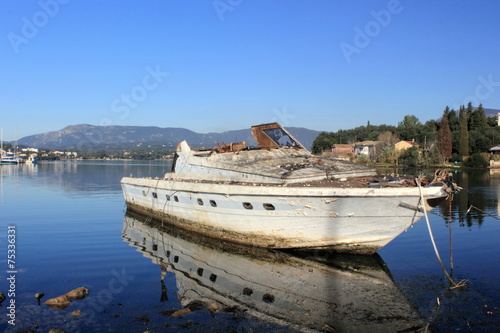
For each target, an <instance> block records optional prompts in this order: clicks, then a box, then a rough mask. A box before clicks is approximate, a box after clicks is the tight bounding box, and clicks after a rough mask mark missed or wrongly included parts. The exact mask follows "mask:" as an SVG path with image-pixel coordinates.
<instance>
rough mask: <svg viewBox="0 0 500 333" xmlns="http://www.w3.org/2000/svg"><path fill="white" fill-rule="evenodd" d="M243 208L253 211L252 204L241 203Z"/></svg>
mask: <svg viewBox="0 0 500 333" xmlns="http://www.w3.org/2000/svg"><path fill="white" fill-rule="evenodd" d="M243 207H244V208H245V209H253V206H252V204H251V203H250V202H244V203H243Z"/></svg>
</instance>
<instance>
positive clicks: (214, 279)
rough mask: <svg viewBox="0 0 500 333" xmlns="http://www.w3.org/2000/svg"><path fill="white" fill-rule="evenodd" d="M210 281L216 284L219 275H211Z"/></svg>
mask: <svg viewBox="0 0 500 333" xmlns="http://www.w3.org/2000/svg"><path fill="white" fill-rule="evenodd" d="M209 279H210V281H212V282H215V281H216V280H217V275H215V274H210V277H209Z"/></svg>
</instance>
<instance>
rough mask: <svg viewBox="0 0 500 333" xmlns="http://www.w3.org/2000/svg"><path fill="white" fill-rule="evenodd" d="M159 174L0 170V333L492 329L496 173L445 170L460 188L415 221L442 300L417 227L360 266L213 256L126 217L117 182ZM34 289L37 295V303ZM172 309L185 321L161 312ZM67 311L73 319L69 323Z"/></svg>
mask: <svg viewBox="0 0 500 333" xmlns="http://www.w3.org/2000/svg"><path fill="white" fill-rule="evenodd" d="M169 167H170V166H169V165H168V163H161V162H122V161H119V162H117V161H113V162H111V161H110V162H68V163H61V162H57V163H41V164H39V165H37V166H31V165H21V166H8V165H2V166H0V208H1V210H0V235H1V236H0V292H3V293H4V294H5V295H6V296H8V293H9V288H10V287H12V285H11V284H10V281H8V280H7V278H8V277H11V276H12V275H13V276H14V277H15V282H14V289H15V297H9V296H8V297H7V299H6V300H5V301H4V302H3V304H2V305H3V307H1V308H0V331H6V332H15V331H20V330H23V329H34V330H35V331H36V332H47V331H48V330H49V329H51V328H59V329H63V330H65V331H66V332H103V331H108V332H143V331H146V330H150V331H152V332H163V331H172V332H175V331H213V332H217V331H228V330H229V331H242V330H250V329H253V330H254V331H263V330H266V331H275V332H280V331H294V330H298V331H303V330H307V329H319V330H326V331H328V330H329V329H337V331H352V330H354V329H355V328H358V329H359V330H360V331H363V330H368V329H370V330H371V331H374V330H377V329H378V328H377V327H397V328H398V329H399V328H401V327H406V328H408V327H423V326H425V325H427V324H428V323H430V325H431V326H432V327H433V328H434V329H435V330H437V331H451V330H453V331H454V330H467V331H473V332H482V331H483V332H491V331H495V330H500V327H499V324H498V323H499V320H498V318H499V315H500V310H499V308H500V288H499V286H498V283H497V279H498V276H499V273H500V246H499V241H498V240H499V236H500V221H498V219H496V218H495V217H497V216H498V215H499V200H498V198H499V194H500V193H499V192H500V175H496V174H492V173H490V171H489V170H475V171H456V172H455V176H454V177H455V179H456V181H457V183H458V184H459V185H460V186H461V187H463V188H464V189H465V190H464V191H462V192H460V193H459V194H458V195H456V196H455V198H454V200H453V203H452V205H451V207H450V205H449V204H448V203H444V204H443V205H442V206H440V207H438V208H436V209H435V210H433V214H431V215H430V216H429V220H430V223H431V226H432V230H433V233H434V237H435V240H436V244H437V247H438V249H439V252H440V254H441V258H442V260H443V263H444V265H445V267H446V269H447V270H448V271H450V264H451V263H450V244H451V247H452V249H453V251H452V254H453V270H452V274H451V276H452V278H453V280H455V281H456V282H458V281H460V280H466V281H467V282H466V283H467V285H468V288H467V289H465V290H452V291H450V290H448V287H449V282H448V280H447V279H446V278H445V276H444V273H443V272H442V270H441V267H440V266H439V263H438V260H437V259H436V255H435V253H434V250H433V247H432V244H431V241H430V237H429V233H428V230H427V225H426V222H425V219H422V220H421V221H419V222H418V223H417V224H415V225H414V226H413V227H412V228H411V229H409V230H408V231H407V232H405V233H403V234H402V235H400V236H399V237H398V238H396V239H395V240H394V241H392V242H391V243H390V244H389V245H387V246H386V247H385V248H383V249H382V250H380V251H379V253H378V256H375V257H370V258H369V259H366V258H364V259H363V258H361V259H360V258H359V257H345V256H342V257H340V256H335V255H331V254H325V253H315V254H314V255H313V254H310V253H309V254H306V255H305V256H304V255H299V254H296V253H295V254H290V253H281V252H270V251H264V252H262V251H260V250H259V251H257V250H256V251H253V250H252V249H248V248H243V249H242V248H240V247H231V246H230V247H227V248H226V247H221V244H220V242H215V243H213V242H209V241H206V239H203V238H201V239H200V238H194V239H192V238H190V237H189V235H188V236H187V237H186V235H179V234H178V233H176V232H175V230H174V232H173V233H172V231H171V230H165V229H163V228H161V226H158V225H156V226H155V225H150V224H148V221H147V219H144V218H142V217H134V216H128V215H126V214H125V204H124V200H123V197H122V193H121V188H120V184H119V181H120V179H121V177H123V176H128V175H130V174H132V175H134V176H143V177H145V176H151V177H157V176H162V175H163V174H164V172H165V171H167V170H168V169H169ZM471 198H472V199H473V200H472V201H471ZM471 205H473V207H474V208H472V209H471V210H470V212H469V213H468V214H466V211H467V210H468V209H469V207H470V206H471ZM450 216H451V218H450ZM9 227H10V229H11V230H14V231H15V238H14V240H15V244H14V245H15V256H16V258H15V263H14V265H15V266H14V267H13V268H9V267H8V265H9V264H10V263H11V262H10V263H9V262H8V248H7V246H8V243H7V242H8V238H7V234H8V232H9ZM10 239H11V240H12V239H13V238H12V237H11V238H10ZM450 239H451V243H450ZM168 251H169V252H168ZM168 253H170V255H168V256H167V254H168ZM11 254H12V253H11ZM175 257H177V262H176V261H175V260H176V259H175ZM366 261H369V262H368V263H367V262H366ZM228 262H229V263H231V264H228ZM250 268H252V269H250ZM200 269H201V271H200ZM245 270H247V271H245ZM10 272H15V273H10ZM200 272H201V273H200ZM255 272H259V274H255ZM214 276H215V278H214ZM264 277H265V278H264ZM213 279H215V281H212V280H213ZM259 279H260V280H259ZM11 281H13V280H11ZM80 286H82V287H85V288H88V289H89V295H88V296H87V297H85V298H84V299H82V300H75V301H73V302H72V303H71V304H70V305H69V306H68V307H67V308H66V309H64V310H56V309H52V308H50V307H48V306H46V305H45V304H43V302H44V301H46V300H47V299H49V298H52V297H56V296H60V295H63V294H65V293H67V292H68V291H70V290H72V289H74V288H76V287H80ZM380 286H384V288H385V289H380ZM245 288H247V289H245ZM249 290H251V291H252V293H251V294H250V295H249V293H250V291H249ZM346 290H349V293H345V294H342V293H341V291H344V292H345V291H346ZM38 291H42V292H43V293H44V294H45V296H44V297H43V298H42V305H40V306H38V304H37V301H36V299H35V297H34V295H35V293H37V292H38ZM252 297H253V298H255V297H257V298H255V299H253V298H252ZM384 297H385V298H384ZM438 298H439V306H438V305H437V303H438V301H437V299H438ZM11 300H14V301H15V303H14V304H15V309H14V310H13V311H12V307H11V309H9V308H8V306H9V304H10V302H11ZM396 305H397V306H396ZM186 306H189V308H190V310H189V312H188V310H185V309H186ZM181 309H184V310H183V311H184V312H186V313H184V314H182V315H179V314H180V312H177V313H176V312H175V311H177V310H181ZM75 310H81V311H82V315H81V316H79V317H73V316H72V315H71V313H72V312H73V311H75ZM402 310H404V311H402ZM415 310H416V311H415ZM11 312H13V314H14V315H15V320H14V321H12V319H11V318H12V314H11V317H9V316H8V314H10V313H11ZM172 314H176V315H179V316H176V317H173V316H172ZM417 314H418V315H417ZM346 320H347V323H346ZM9 321H10V322H11V323H15V326H14V325H12V324H11V323H9ZM377 325H379V326H377ZM384 325H385V326H384ZM387 325H393V326H387ZM394 330H396V329H394Z"/></svg>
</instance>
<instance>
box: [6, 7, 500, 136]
mask: <svg viewBox="0 0 500 333" xmlns="http://www.w3.org/2000/svg"><path fill="white" fill-rule="evenodd" d="M499 15H500V1H497V0H482V1H477V0H470V1H469V0H453V1H451V0H449V1H448V0H443V1H430V0H427V1H416V0H400V1H397V0H390V1H368V0H367V1H340V0H331V1H327V0H273V1H269V0H185V1H178V0H136V1H132V0H128V1H125V0H121V1H118V0H115V1H97V0H85V1H83V0H39V1H19V0H2V1H1V2H0V128H3V137H4V140H14V139H16V137H17V138H21V137H24V136H27V135H31V134H37V133H43V132H46V131H53V130H59V129H62V128H63V127H65V126H67V125H73V124H81V123H89V124H94V125H141V126H159V127H184V128H188V129H191V130H194V131H197V132H201V133H207V132H214V131H217V132H219V131H226V130H232V129H242V128H247V127H250V126H251V125H254V124H260V123H266V122H271V121H278V122H280V123H281V124H283V125H285V126H294V127H295V126H298V127H306V128H311V129H316V130H326V131H336V130H338V129H349V128H354V127H357V126H361V125H366V124H367V122H368V121H369V122H370V123H371V124H372V125H380V124H390V125H397V123H398V122H399V121H401V120H402V119H403V117H404V116H405V115H415V116H417V117H418V119H419V120H420V121H421V122H423V123H424V122H426V121H428V120H430V119H437V118H439V116H440V115H441V114H442V111H443V110H444V108H445V107H446V106H447V105H448V106H450V107H455V108H457V107H458V106H459V105H461V104H466V103H468V102H469V101H472V102H473V104H474V105H476V104H477V103H478V102H479V103H482V104H483V106H484V107H486V108H495V109H500V42H499V41H500V20H499V19H498V17H499Z"/></svg>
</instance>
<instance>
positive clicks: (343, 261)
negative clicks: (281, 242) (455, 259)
mask: <svg viewBox="0 0 500 333" xmlns="http://www.w3.org/2000/svg"><path fill="white" fill-rule="evenodd" d="M144 220H145V218H144V217H139V216H135V215H132V214H130V213H127V214H126V216H125V219H124V222H123V231H122V235H123V238H124V239H125V240H126V241H127V242H129V243H130V245H131V246H133V247H136V248H137V251H139V252H141V253H142V254H143V256H145V257H147V258H150V259H151V260H152V261H153V263H155V264H158V265H159V266H160V268H161V270H162V275H161V279H160V280H161V281H162V280H163V278H164V276H165V274H171V273H173V274H175V279H176V284H177V287H178V293H177V296H178V298H179V300H180V302H181V304H182V305H183V306H185V307H187V306H188V305H190V304H191V305H192V304H204V305H205V306H204V308H205V309H210V310H212V311H223V310H224V309H227V308H228V307H229V308H232V309H235V308H237V309H239V313H245V314H246V315H249V316H251V317H254V318H258V319H263V320H266V321H268V322H272V323H275V324H279V325H285V326H288V327H290V328H293V329H298V330H300V331H304V330H306V331H307V330H311V331H316V330H320V331H335V332H338V331H349V332H356V331H363V332H364V331H370V332H377V331H381V332H387V331H401V330H406V329H416V328H422V327H424V326H425V323H424V321H423V319H422V318H421V317H420V315H419V314H418V313H417V311H416V310H415V308H414V307H413V306H412V305H411V304H410V303H409V302H408V300H407V299H406V298H405V297H404V296H403V295H402V293H401V292H400V290H399V289H398V288H397V286H396V285H395V284H394V282H393V280H392V278H391V276H390V273H389V272H388V271H387V268H386V266H385V264H384V262H383V261H382V259H381V258H380V257H379V256H378V255H375V256H369V257H368V256H341V255H334V256H328V255H321V256H319V255H316V256H314V255H307V256H302V257H298V256H294V255H290V254H287V253H283V252H277V251H268V250H265V249H259V248H249V247H243V246H239V245H233V244H226V243H224V242H221V241H213V240H210V239H207V238H205V237H202V236H199V235H194V234H192V233H188V232H185V231H181V230H179V229H174V228H172V227H170V226H164V227H162V226H161V225H160V224H159V223H158V222H154V221H153V222H142V221H144ZM146 221H149V220H146ZM160 229H161V230H160ZM159 296H160V300H165V298H166V288H165V287H164V284H163V283H162V294H161V295H159Z"/></svg>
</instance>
